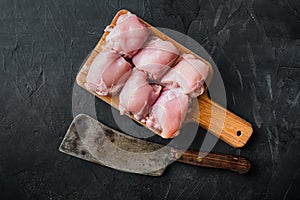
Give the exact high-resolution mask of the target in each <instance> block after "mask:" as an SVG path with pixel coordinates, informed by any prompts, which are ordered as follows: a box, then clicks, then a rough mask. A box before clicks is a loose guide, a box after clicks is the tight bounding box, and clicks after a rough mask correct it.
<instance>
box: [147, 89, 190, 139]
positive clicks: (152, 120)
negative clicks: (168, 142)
mask: <svg viewBox="0 0 300 200" xmlns="http://www.w3.org/2000/svg"><path fill="white" fill-rule="evenodd" d="M189 104H190V99H189V96H188V95H186V94H184V91H183V89H182V88H180V87H177V88H170V89H168V88H165V89H164V90H163V92H162V94H161V95H160V97H159V98H158V99H157V101H156V102H155V104H154V105H153V106H152V108H151V111H150V114H149V117H148V118H147V120H146V125H147V126H148V127H149V128H152V129H154V130H156V131H160V132H161V134H160V136H161V137H163V138H173V137H175V136H176V135H178V134H179V129H180V127H181V125H182V123H183V121H184V119H185V116H186V114H187V112H188V108H189Z"/></svg>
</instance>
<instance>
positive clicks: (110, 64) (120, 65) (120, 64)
mask: <svg viewBox="0 0 300 200" xmlns="http://www.w3.org/2000/svg"><path fill="white" fill-rule="evenodd" d="M131 71H132V69H131V65H130V63H128V62H127V61H126V60H125V59H124V58H122V57H121V56H120V55H119V54H117V53H114V52H109V51H105V50H103V51H101V52H100V53H99V54H98V55H97V56H96V58H95V59H94V61H93V62H92V64H91V66H90V69H89V72H88V75H87V77H86V83H85V86H86V88H87V89H88V90H90V91H92V92H96V93H97V94H99V95H103V96H106V95H109V94H115V93H117V92H119V91H120V89H121V88H122V87H123V85H124V84H125V82H126V80H127V79H128V77H129V76H130V73H131Z"/></svg>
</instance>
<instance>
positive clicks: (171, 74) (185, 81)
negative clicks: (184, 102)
mask: <svg viewBox="0 0 300 200" xmlns="http://www.w3.org/2000/svg"><path fill="white" fill-rule="evenodd" d="M208 74H209V66H208V65H207V64H205V63H204V62H203V61H201V60H200V59H198V58H196V57H195V56H193V55H192V54H183V55H182V60H181V61H180V62H179V63H178V64H177V65H175V66H174V67H173V68H171V70H170V71H168V73H167V74H166V75H165V76H164V77H163V78H162V80H161V82H163V83H170V84H178V86H180V87H181V88H182V89H183V91H184V93H185V94H189V95H190V96H191V97H197V96H199V95H201V94H202V93H203V92H204V87H203V84H204V81H205V80H206V78H207V77H208Z"/></svg>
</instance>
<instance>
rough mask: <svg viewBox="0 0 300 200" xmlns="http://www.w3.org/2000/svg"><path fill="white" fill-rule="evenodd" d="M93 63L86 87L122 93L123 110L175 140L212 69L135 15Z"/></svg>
mask: <svg viewBox="0 0 300 200" xmlns="http://www.w3.org/2000/svg"><path fill="white" fill-rule="evenodd" d="M105 31H109V34H108V35H107V37H106V44H105V46H103V48H102V51H101V52H100V53H99V54H98V55H97V57H96V58H95V59H94V61H93V62H92V64H91V66H90V69H89V72H88V75H87V79H86V84H85V85H86V88H87V89H88V90H90V91H92V92H95V93H97V94H99V95H103V96H106V95H118V94H119V110H120V113H121V114H122V115H123V114H133V116H134V117H135V118H136V119H137V120H140V121H142V122H144V123H146V126H148V127H149V128H151V129H154V130H156V131H158V132H160V133H161V134H160V135H161V137H163V138H172V137H174V136H176V135H177V134H178V133H179V129H180V127H181V125H182V123H183V121H184V119H185V116H186V114H187V112H188V110H189V105H190V102H191V98H196V97H197V96H199V95H201V94H202V93H203V90H204V89H203V84H204V81H205V80H206V78H207V76H208V73H209V66H208V65H207V64H205V63H204V62H203V61H201V60H200V59H198V58H196V57H195V56H193V55H191V54H182V55H180V52H179V51H178V49H177V48H176V47H175V46H174V45H173V44H172V43H171V42H169V41H164V40H162V39H160V38H158V37H156V36H153V35H151V31H150V30H149V29H148V28H147V27H146V26H145V25H144V24H143V23H142V22H141V21H140V20H139V18H138V17H137V16H136V15H134V14H131V13H129V12H128V13H127V14H124V15H121V16H120V17H119V18H118V20H117V23H116V26H115V27H113V28H107V29H106V30H105Z"/></svg>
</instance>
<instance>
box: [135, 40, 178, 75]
mask: <svg viewBox="0 0 300 200" xmlns="http://www.w3.org/2000/svg"><path fill="white" fill-rule="evenodd" d="M178 55H179V51H178V49H177V48H176V47H175V46H174V45H173V44H172V43H171V42H169V41H164V40H162V39H160V38H158V37H153V38H152V39H151V40H150V41H149V42H147V43H146V44H145V46H144V47H143V48H142V49H141V50H140V51H139V52H138V53H137V54H136V55H135V56H134V57H133V58H132V62H133V64H134V65H135V67H136V68H138V69H139V70H143V71H145V72H147V73H148V76H149V78H150V79H152V80H160V79H161V77H162V76H163V75H164V74H165V73H166V71H167V70H168V69H169V68H170V66H171V65H172V64H173V63H174V61H175V60H176V58H177V57H178Z"/></svg>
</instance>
